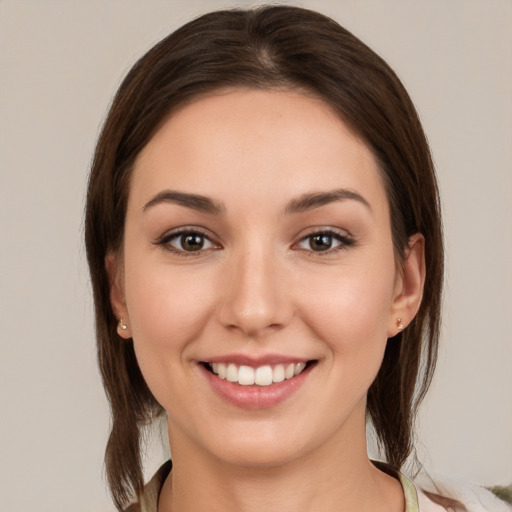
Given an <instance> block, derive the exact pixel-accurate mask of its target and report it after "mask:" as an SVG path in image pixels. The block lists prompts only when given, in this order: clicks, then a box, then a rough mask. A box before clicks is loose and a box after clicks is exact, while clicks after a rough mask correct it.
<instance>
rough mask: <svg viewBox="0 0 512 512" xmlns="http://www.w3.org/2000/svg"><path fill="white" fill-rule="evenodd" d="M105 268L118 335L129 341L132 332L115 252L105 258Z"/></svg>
mask: <svg viewBox="0 0 512 512" xmlns="http://www.w3.org/2000/svg"><path fill="white" fill-rule="evenodd" d="M105 268H106V270H107V275H108V279H109V285H110V304H111V306H112V310H113V312H114V315H115V317H116V318H117V319H118V324H117V333H118V334H119V336H121V338H124V339H129V338H131V331H130V326H129V318H128V311H127V309H126V301H125V298H124V290H123V285H122V273H121V271H120V269H119V264H118V260H117V257H116V255H115V254H114V253H113V252H109V253H108V254H107V256H106V257H105Z"/></svg>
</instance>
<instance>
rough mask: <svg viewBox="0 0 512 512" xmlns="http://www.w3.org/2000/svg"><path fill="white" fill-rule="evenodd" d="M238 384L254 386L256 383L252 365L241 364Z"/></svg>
mask: <svg viewBox="0 0 512 512" xmlns="http://www.w3.org/2000/svg"><path fill="white" fill-rule="evenodd" d="M238 384H241V385H242V386H252V385H253V384H254V368H251V367H250V366H240V369H239V370H238Z"/></svg>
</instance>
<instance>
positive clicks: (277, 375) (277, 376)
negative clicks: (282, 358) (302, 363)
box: [272, 364, 284, 382]
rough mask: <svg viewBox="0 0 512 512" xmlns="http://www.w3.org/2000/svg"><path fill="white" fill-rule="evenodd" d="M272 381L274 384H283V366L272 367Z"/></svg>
mask: <svg viewBox="0 0 512 512" xmlns="http://www.w3.org/2000/svg"><path fill="white" fill-rule="evenodd" d="M272 380H273V381H274V382H283V380H284V366H283V365H282V364H278V365H277V366H275V367H274V369H273V371H272Z"/></svg>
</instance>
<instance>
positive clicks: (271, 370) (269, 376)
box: [210, 363, 306, 386]
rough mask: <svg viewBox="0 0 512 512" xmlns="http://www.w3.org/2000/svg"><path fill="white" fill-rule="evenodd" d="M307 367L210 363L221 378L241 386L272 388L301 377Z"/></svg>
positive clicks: (302, 364) (296, 365)
mask: <svg viewBox="0 0 512 512" xmlns="http://www.w3.org/2000/svg"><path fill="white" fill-rule="evenodd" d="M305 367H306V363H290V364H288V365H286V366H285V365H283V364H277V365H275V366H274V367H272V366H270V365H265V366H259V367H258V368H252V367H251V366H245V365H242V366H237V365H236V364H233V363H229V364H225V363H210V368H211V369H212V371H213V373H215V374H216V375H218V376H219V378H221V379H226V380H227V381H229V382H236V383H238V384H240V385H241V386H253V385H254V384H255V385H256V386H270V385H271V384H273V383H277V382H283V381H284V380H285V379H286V380H289V379H291V378H292V377H295V376H297V375H299V374H300V373H302V371H303V370H304V368H305Z"/></svg>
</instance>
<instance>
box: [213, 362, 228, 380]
mask: <svg viewBox="0 0 512 512" xmlns="http://www.w3.org/2000/svg"><path fill="white" fill-rule="evenodd" d="M212 370H213V368H212ZM213 371H214V372H215V370H213ZM217 375H218V376H219V377H220V378H221V379H225V378H226V365H225V364H224V363H219V364H218V365H217Z"/></svg>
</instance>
